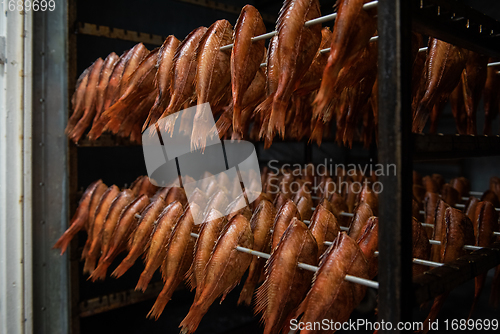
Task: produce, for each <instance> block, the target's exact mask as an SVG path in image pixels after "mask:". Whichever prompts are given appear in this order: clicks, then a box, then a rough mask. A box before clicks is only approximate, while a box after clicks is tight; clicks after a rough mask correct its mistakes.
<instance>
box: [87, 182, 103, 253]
mask: <svg viewBox="0 0 500 334" xmlns="http://www.w3.org/2000/svg"><path fill="white" fill-rule="evenodd" d="M106 190H108V186H107V185H106V184H104V183H100V184H99V185H98V186H97V188H96V189H95V190H94V193H93V194H92V199H91V200H90V205H89V219H88V221H87V227H86V230H87V241H85V246H84V247H83V251H82V260H83V259H85V258H87V255H88V252H89V250H90V245H91V244H92V231H93V229H94V219H95V214H96V208H97V206H98V205H99V202H100V201H101V197H102V195H103V194H104V193H105V192H106Z"/></svg>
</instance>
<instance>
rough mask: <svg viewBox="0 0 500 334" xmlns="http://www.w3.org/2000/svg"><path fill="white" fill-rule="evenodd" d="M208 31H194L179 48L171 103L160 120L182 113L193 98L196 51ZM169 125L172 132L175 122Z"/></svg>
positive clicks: (175, 62) (205, 29)
mask: <svg viewBox="0 0 500 334" xmlns="http://www.w3.org/2000/svg"><path fill="white" fill-rule="evenodd" d="M206 31H207V28H206V27H199V28H196V29H194V30H193V31H191V32H190V33H189V35H187V36H186V38H185V39H184V40H183V41H182V42H181V44H179V46H178V47H177V50H176V51H175V56H174V65H173V69H172V78H171V83H170V92H171V96H170V102H169V104H168V106H167V108H166V109H165V110H164V111H163V114H162V115H161V117H160V118H164V117H167V116H169V115H172V114H174V113H176V112H178V111H180V110H181V108H182V105H183V104H184V103H186V102H187V101H188V100H189V99H190V98H191V97H192V96H193V93H194V87H195V76H196V68H197V57H196V49H197V48H198V45H199V43H200V40H201V39H202V37H203V35H205V33H206ZM173 117H175V116H173ZM175 119H177V117H175ZM167 123H168V124H167ZM167 123H166V124H165V130H169V131H171V132H172V131H173V127H174V125H175V120H173V122H168V121H167Z"/></svg>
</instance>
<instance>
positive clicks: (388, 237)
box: [378, 0, 413, 333]
mask: <svg viewBox="0 0 500 334" xmlns="http://www.w3.org/2000/svg"><path fill="white" fill-rule="evenodd" d="M378 32H379V36H380V37H379V41H378V43H379V44H378V63H379V69H378V71H379V72H378V82H379V86H378V87H379V123H378V127H379V153H378V162H379V163H381V164H384V165H389V164H395V165H396V173H395V175H384V176H381V177H380V181H381V182H382V184H383V185H384V190H383V192H382V193H381V194H380V196H379V218H380V221H382V222H385V224H384V223H382V224H380V227H379V252H380V255H379V282H380V288H379V307H378V310H379V313H378V320H379V321H382V320H383V321H385V322H391V323H393V324H395V323H398V322H401V321H411V314H412V307H413V303H412V301H411V299H412V295H411V287H412V285H411V284H412V283H411V277H412V274H411V263H412V261H411V245H412V243H411V235H412V234H411V203H412V198H411V191H410V189H411V185H412V155H411V154H410V152H411V147H412V137H411V118H410V116H411V113H408V112H407V111H408V110H409V107H410V77H411V70H410V61H409V59H410V55H411V52H410V40H411V36H410V34H411V20H410V6H409V3H408V1H407V0H386V1H380V2H379V6H378ZM389 222H390V223H389ZM387 332H388V331H381V333H387ZM390 332H391V333H400V332H401V331H397V330H393V331H390Z"/></svg>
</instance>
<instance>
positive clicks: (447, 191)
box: [441, 183, 460, 206]
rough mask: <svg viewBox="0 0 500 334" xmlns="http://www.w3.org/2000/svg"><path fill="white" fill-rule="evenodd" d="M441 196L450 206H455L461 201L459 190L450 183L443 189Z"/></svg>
mask: <svg viewBox="0 0 500 334" xmlns="http://www.w3.org/2000/svg"><path fill="white" fill-rule="evenodd" d="M441 198H442V199H443V201H445V202H446V203H447V204H448V205H450V206H455V205H456V204H457V203H460V194H459V192H458V191H457V190H456V189H455V188H453V187H452V186H450V185H449V184H448V183H446V184H445V185H444V186H443V189H441Z"/></svg>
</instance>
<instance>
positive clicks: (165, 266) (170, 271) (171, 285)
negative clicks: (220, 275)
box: [147, 204, 200, 320]
mask: <svg viewBox="0 0 500 334" xmlns="http://www.w3.org/2000/svg"><path fill="white" fill-rule="evenodd" d="M199 211H200V210H199V208H198V206H197V205H196V204H191V205H190V206H188V207H186V210H185V211H184V213H183V214H182V216H181V217H180V218H179V220H178V222H177V224H176V225H175V227H174V230H173V232H172V237H171V238H170V240H169V242H168V245H167V251H166V254H165V258H164V260H163V263H162V266H161V274H162V278H163V281H164V282H165V285H164V286H163V289H162V290H161V292H160V294H159V295H158V298H157V299H156V302H155V303H154V305H153V307H152V308H151V311H149V313H148V315H147V317H148V318H153V317H154V318H155V319H156V320H158V318H159V317H160V315H161V313H162V312H163V309H164V308H165V305H167V303H168V302H169V300H170V297H171V296H172V294H173V293H174V291H175V289H176V288H177V286H179V284H181V283H182V280H183V279H184V276H185V275H186V272H187V271H188V270H189V267H190V266H191V263H192V262H193V249H194V243H195V238H193V237H192V236H191V232H193V231H194V229H195V225H194V222H195V219H197V215H198V214H199Z"/></svg>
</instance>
